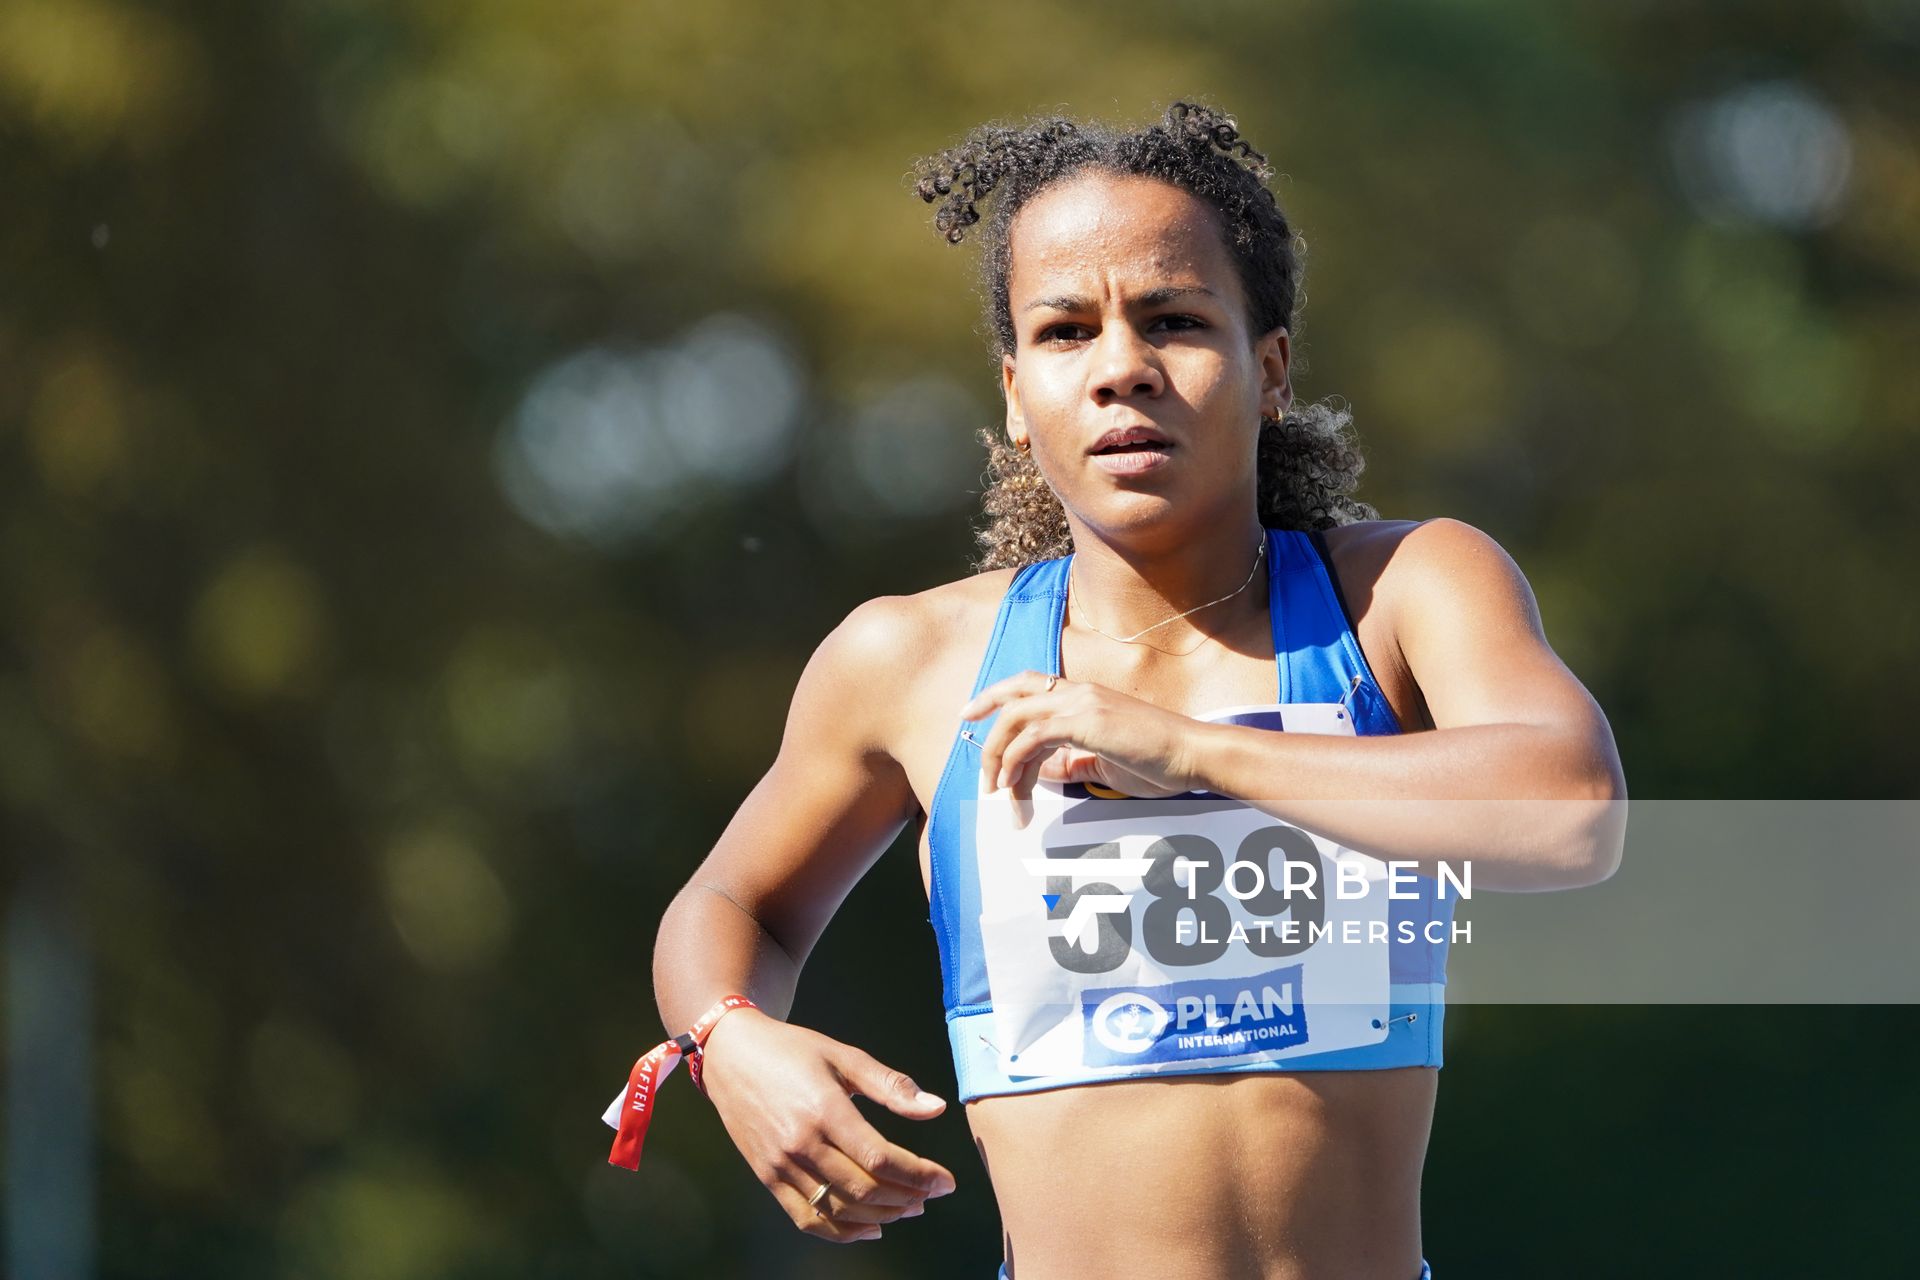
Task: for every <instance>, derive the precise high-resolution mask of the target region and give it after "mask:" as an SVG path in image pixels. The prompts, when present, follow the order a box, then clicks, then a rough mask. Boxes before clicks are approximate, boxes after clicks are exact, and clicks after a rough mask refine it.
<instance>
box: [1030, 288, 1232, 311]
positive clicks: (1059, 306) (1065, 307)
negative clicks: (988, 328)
mask: <svg viewBox="0 0 1920 1280" xmlns="http://www.w3.org/2000/svg"><path fill="white" fill-rule="evenodd" d="M1195 293H1199V294H1205V295H1206V296H1207V297H1209V298H1214V299H1218V298H1219V296H1220V295H1219V294H1217V293H1215V292H1214V291H1213V290H1211V289H1209V288H1207V287H1206V286H1204V285H1197V284H1170V285H1164V286H1162V287H1161V288H1158V289H1149V290H1147V291H1146V292H1145V293H1143V294H1141V295H1140V299H1139V305H1140V306H1143V307H1157V306H1159V305H1160V304H1161V303H1163V302H1172V301H1173V300H1174V299H1175V298H1184V297H1186V296H1188V295H1189V294H1195ZM1039 307H1050V308H1052V309H1053V310H1055V311H1092V310H1094V309H1095V308H1094V304H1093V301H1092V299H1090V298H1076V297H1072V296H1063V297H1058V298H1035V299H1034V300H1033V301H1032V302H1029V303H1028V304H1027V305H1026V306H1024V307H1022V308H1020V312H1021V314H1022V315H1025V314H1026V313H1027V312H1029V311H1033V310H1035V309H1037V308H1039Z"/></svg>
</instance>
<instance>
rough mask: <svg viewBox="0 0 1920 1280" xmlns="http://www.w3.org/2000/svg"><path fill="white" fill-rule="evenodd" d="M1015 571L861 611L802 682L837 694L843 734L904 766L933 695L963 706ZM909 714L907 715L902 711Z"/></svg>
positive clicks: (888, 598) (879, 599)
mask: <svg viewBox="0 0 1920 1280" xmlns="http://www.w3.org/2000/svg"><path fill="white" fill-rule="evenodd" d="M1015 572H1016V570H1013V569H990V570H987V571H986V572H984V573H977V574H971V575H969V576H967V577H964V578H959V579H956V580H954V581H951V582H943V583H940V584H938V585H937V586H933V587H928V588H926V589H925V590H922V591H916V592H912V593H910V594H901V595H883V596H875V597H873V598H872V599H870V600H866V601H863V602H862V603H860V604H858V605H856V606H854V608H853V609H852V610H851V611H850V612H848V614H847V616H846V618H845V619H844V620H842V621H841V622H840V624H839V625H838V626H836V627H835V628H834V629H833V631H832V632H831V633H829V634H828V635H827V637H826V638H825V639H824V640H822V641H821V642H820V646H819V648H818V649H817V650H816V651H815V653H814V656H813V659H812V661H811V662H810V663H809V664H808V673H807V675H805V676H803V677H802V681H803V683H806V682H807V681H809V680H811V681H813V682H814V683H817V684H819V685H820V686H822V687H823V688H824V689H825V690H828V691H830V699H829V700H830V702H831V704H832V705H834V706H837V707H840V708H842V711H841V712H840V714H841V715H842V716H843V717H845V721H844V722H843V723H842V724H841V725H840V729H841V730H842V731H843V732H844V731H853V732H857V733H858V734H859V736H860V737H861V738H862V740H863V742H864V744H865V745H866V746H867V747H868V748H869V749H871V750H876V751H882V752H884V753H886V754H887V755H890V756H893V757H894V758H895V759H899V760H902V761H903V762H905V760H906V757H907V754H908V752H909V750H910V736H909V735H910V732H911V730H912V728H913V727H914V726H915V725H916V724H918V723H919V722H920V720H921V717H920V716H919V715H917V714H915V712H916V711H917V710H918V708H919V707H921V706H922V705H925V704H926V700H927V699H929V698H936V697H937V698H941V699H943V700H944V702H949V703H951V704H952V705H953V706H955V707H958V706H959V704H960V703H961V702H962V701H964V700H965V697H966V689H965V688H962V689H961V690H960V691H959V692H958V693H954V692H953V691H952V690H951V689H950V688H947V686H950V685H953V684H955V683H956V682H970V681H971V678H972V675H973V668H974V666H976V665H977V664H978V662H979V659H980V655H981V653H982V652H983V650H984V647H985V644H986V640H987V636H988V632H989V631H990V630H991V629H992V626H993V619H994V615H995V613H996V611H997V610H998V608H999V604H1000V600H1001V598H1002V597H1003V596H1004V595H1005V594H1006V589H1007V584H1008V583H1009V582H1010V581H1011V580H1012V578H1013V576H1014V574H1015ZM903 712H904V713H905V714H902V713H903Z"/></svg>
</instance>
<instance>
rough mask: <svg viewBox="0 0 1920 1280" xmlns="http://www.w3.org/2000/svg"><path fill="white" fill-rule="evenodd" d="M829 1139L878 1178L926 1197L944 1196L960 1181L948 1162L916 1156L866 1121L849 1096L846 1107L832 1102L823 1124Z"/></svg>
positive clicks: (824, 1131)
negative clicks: (942, 1162) (946, 1163)
mask: <svg viewBox="0 0 1920 1280" xmlns="http://www.w3.org/2000/svg"><path fill="white" fill-rule="evenodd" d="M821 1132H822V1134H823V1135H824V1136H825V1138H826V1141H827V1142H828V1143H830V1144H832V1145H833V1146H835V1147H837V1148H839V1150H840V1151H842V1152H843V1153H845V1155H846V1157H847V1158H848V1159H849V1160H851V1161H852V1162H853V1163H854V1164H856V1165H858V1166H859V1167H860V1168H861V1169H864V1170H865V1171H866V1172H867V1174H868V1175H869V1176H871V1177H872V1178H873V1179H874V1180H875V1181H878V1182H890V1183H893V1184H894V1185H896V1186H901V1187H906V1188H908V1189H909V1190H912V1191H915V1192H918V1193H920V1194H921V1195H922V1196H923V1197H929V1198H930V1197H933V1196H944V1195H947V1194H949V1193H950V1192H952V1191H953V1189H954V1187H955V1186H956V1185H958V1184H957V1183H956V1181H955V1179H954V1176H953V1174H952V1172H951V1171H950V1170H948V1169H947V1167H946V1166H945V1165H942V1164H940V1163H938V1162H936V1161H933V1160H929V1159H927V1158H926V1157H925V1156H917V1155H915V1154H914V1153H913V1152H911V1151H908V1150H907V1149H906V1148H905V1147H903V1146H901V1145H899V1144H898V1143H896V1142H893V1141H890V1140H889V1139H888V1138H887V1136H886V1135H885V1134H883V1133H881V1132H880V1131H879V1130H878V1129H876V1128H874V1127H873V1126H872V1125H871V1124H869V1123H867V1118H866V1117H865V1116H863V1115H861V1114H860V1111H859V1108H857V1107H855V1106H854V1105H853V1102H852V1101H851V1100H849V1101H848V1102H847V1104H846V1106H845V1108H844V1110H843V1109H842V1108H839V1107H832V1106H830V1107H829V1108H828V1110H827V1114H826V1116H825V1117H824V1118H823V1122H822V1124H821Z"/></svg>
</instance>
